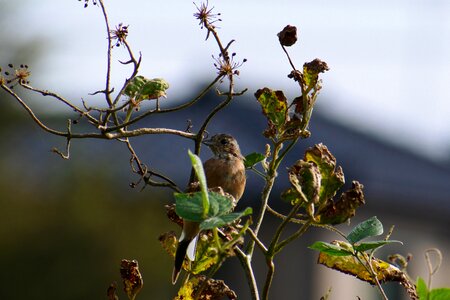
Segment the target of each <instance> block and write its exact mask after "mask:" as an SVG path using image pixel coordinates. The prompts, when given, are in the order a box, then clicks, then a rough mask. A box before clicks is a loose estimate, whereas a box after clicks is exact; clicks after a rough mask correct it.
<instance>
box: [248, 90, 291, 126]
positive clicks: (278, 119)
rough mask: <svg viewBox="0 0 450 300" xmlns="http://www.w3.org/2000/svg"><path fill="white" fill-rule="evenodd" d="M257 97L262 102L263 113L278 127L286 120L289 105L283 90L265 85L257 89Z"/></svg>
mask: <svg viewBox="0 0 450 300" xmlns="http://www.w3.org/2000/svg"><path fill="white" fill-rule="evenodd" d="M255 97H256V99H257V100H258V102H259V103H260V104H261V107H262V110H263V114H264V115H265V116H266V117H267V118H268V119H269V120H270V121H272V123H273V124H275V126H276V127H280V126H282V125H283V124H284V123H285V122H286V119H287V107H288V105H287V99H286V96H284V94H283V91H273V90H271V89H269V88H266V87H265V88H263V89H259V90H257V91H256V93H255Z"/></svg>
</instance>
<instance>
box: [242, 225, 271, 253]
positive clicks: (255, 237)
mask: <svg viewBox="0 0 450 300" xmlns="http://www.w3.org/2000/svg"><path fill="white" fill-rule="evenodd" d="M247 230H248V233H249V234H250V237H251V238H252V240H253V241H255V243H256V245H257V246H258V247H259V248H260V249H261V251H262V252H263V254H264V255H265V254H266V253H267V247H266V246H265V245H264V244H263V242H261V240H260V239H259V238H258V237H257V236H256V234H255V233H254V232H253V230H252V229H251V228H248V229H247Z"/></svg>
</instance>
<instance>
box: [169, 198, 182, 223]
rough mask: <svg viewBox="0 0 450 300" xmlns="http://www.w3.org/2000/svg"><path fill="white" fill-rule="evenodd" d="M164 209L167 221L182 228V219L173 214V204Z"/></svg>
mask: <svg viewBox="0 0 450 300" xmlns="http://www.w3.org/2000/svg"><path fill="white" fill-rule="evenodd" d="M165 208H166V215H167V217H168V218H169V220H170V221H172V222H174V223H175V224H177V225H178V226H180V227H183V219H182V218H180V217H179V216H178V215H177V213H176V212H175V203H172V204H168V205H166V206H165Z"/></svg>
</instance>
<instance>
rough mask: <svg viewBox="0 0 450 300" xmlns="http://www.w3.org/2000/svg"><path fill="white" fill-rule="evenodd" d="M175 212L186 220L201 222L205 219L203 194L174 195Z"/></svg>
mask: <svg viewBox="0 0 450 300" xmlns="http://www.w3.org/2000/svg"><path fill="white" fill-rule="evenodd" d="M174 197H175V203H176V206H175V212H176V213H177V215H178V216H179V217H180V218H182V219H185V220H188V221H192V222H201V221H203V220H204V219H205V217H204V215H203V198H202V193H201V192H197V193H190V194H189V193H174Z"/></svg>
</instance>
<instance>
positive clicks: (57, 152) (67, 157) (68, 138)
mask: <svg viewBox="0 0 450 300" xmlns="http://www.w3.org/2000/svg"><path fill="white" fill-rule="evenodd" d="M71 128H72V120H70V119H69V120H67V133H68V134H71ZM70 141H71V138H70V136H69V137H67V143H66V154H64V153H62V152H61V151H59V150H58V149H57V148H56V147H55V148H52V152H54V153H56V154H58V155H59V156H61V157H62V158H63V159H69V158H70Z"/></svg>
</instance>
